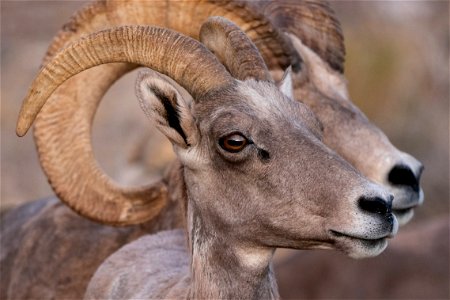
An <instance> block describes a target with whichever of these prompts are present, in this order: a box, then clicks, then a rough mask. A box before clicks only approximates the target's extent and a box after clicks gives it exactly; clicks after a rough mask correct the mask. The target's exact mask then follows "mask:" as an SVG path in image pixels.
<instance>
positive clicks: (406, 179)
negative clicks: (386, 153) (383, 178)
mask: <svg viewBox="0 0 450 300" xmlns="http://www.w3.org/2000/svg"><path fill="white" fill-rule="evenodd" d="M422 171H423V165H420V166H419V169H418V172H417V176H416V175H414V172H413V171H412V170H411V168H410V167H408V166H405V165H396V166H395V167H394V168H392V170H391V172H389V175H388V181H389V182H390V183H391V184H393V185H403V186H409V187H411V188H412V189H413V191H415V192H416V193H418V192H419V181H420V176H421V175H422Z"/></svg>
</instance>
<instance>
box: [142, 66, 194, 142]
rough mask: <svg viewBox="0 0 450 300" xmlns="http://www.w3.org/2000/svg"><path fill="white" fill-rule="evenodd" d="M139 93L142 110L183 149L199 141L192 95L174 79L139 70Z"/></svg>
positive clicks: (150, 71)
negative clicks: (191, 105) (193, 112)
mask: <svg viewBox="0 0 450 300" xmlns="http://www.w3.org/2000/svg"><path fill="white" fill-rule="evenodd" d="M136 94H137V97H138V99H139V103H140V105H141V108H142V110H143V111H144V113H145V114H146V115H147V117H148V118H149V119H150V120H152V121H153V122H155V123H156V127H157V128H158V129H159V130H160V131H161V132H162V133H163V134H164V135H165V136H166V137H167V138H168V139H169V140H170V141H171V142H172V144H174V145H176V146H179V147H181V148H188V147H190V146H193V145H195V144H196V143H197V141H198V136H199V134H198V128H197V126H196V125H195V121H194V118H193V116H192V113H191V109H190V104H191V102H192V98H191V97H190V95H189V94H188V93H187V92H186V91H185V90H184V89H182V88H181V87H180V86H178V84H176V83H175V82H174V81H172V80H171V79H169V78H168V77H165V76H164V75H162V74H159V73H157V72H155V71H152V70H146V71H143V72H140V73H139V75H138V79H137V82H136Z"/></svg>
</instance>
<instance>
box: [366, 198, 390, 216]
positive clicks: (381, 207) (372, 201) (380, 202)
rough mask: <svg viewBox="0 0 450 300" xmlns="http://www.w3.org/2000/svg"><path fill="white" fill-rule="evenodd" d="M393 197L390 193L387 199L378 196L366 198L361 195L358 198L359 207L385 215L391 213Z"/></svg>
mask: <svg viewBox="0 0 450 300" xmlns="http://www.w3.org/2000/svg"><path fill="white" fill-rule="evenodd" d="M393 199H394V197H393V196H392V195H390V196H389V199H388V200H386V199H382V198H380V197H374V198H368V197H361V198H359V202H358V204H359V208H361V209H362V210H364V211H367V212H369V213H376V214H383V215H387V214H390V213H392V200H393Z"/></svg>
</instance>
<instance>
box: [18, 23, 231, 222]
mask: <svg viewBox="0 0 450 300" xmlns="http://www.w3.org/2000/svg"><path fill="white" fill-rule="evenodd" d="M131 45H132V46H131ZM87 49H90V50H91V52H90V53H93V55H91V56H89V57H86V55H85V53H86V52H87ZM73 60H75V61H76V62H77V63H74V62H73ZM68 61H69V62H68ZM118 62H126V63H127V64H123V63H121V64H117V63H118ZM192 62H197V64H199V67H198V68H189V70H187V69H186V66H187V67H189V64H191V63H192ZM199 62H200V63H199ZM105 63H115V64H112V65H111V64H108V65H105V67H110V68H111V69H112V70H113V71H112V72H105V69H104V68H103V69H101V70H98V69H90V68H92V67H94V66H97V65H102V64H105ZM130 64H132V65H130ZM135 64H141V65H144V66H147V67H150V68H152V69H155V70H156V71H158V72H160V73H163V74H166V75H167V76H169V77H172V78H173V79H174V80H175V81H177V82H179V83H180V84H181V85H182V86H184V87H185V88H186V90H188V92H190V93H191V94H192V95H193V96H194V98H195V99H196V100H198V99H201V98H202V97H203V96H204V95H205V94H206V93H209V92H210V91H214V90H217V89H220V88H224V87H228V86H230V85H232V84H233V79H232V78H231V76H230V75H229V73H228V72H227V71H226V70H225V68H224V67H223V66H222V65H221V64H220V63H219V62H218V61H217V59H216V57H215V56H214V55H213V54H212V53H211V52H210V51H209V50H208V49H207V48H206V47H204V46H203V45H202V44H200V43H199V42H197V41H195V40H192V39H191V38H188V37H186V36H183V35H181V34H179V33H176V32H174V31H171V30H167V29H162V28H158V27H149V26H122V27H117V28H113V29H108V30H103V31H100V32H97V33H94V34H92V35H89V36H86V37H84V38H82V39H80V40H78V41H77V42H75V43H73V44H71V45H69V46H68V47H66V48H65V49H63V50H62V51H61V52H59V53H57V54H56V55H55V56H54V57H53V58H52V59H51V61H49V63H48V64H47V65H46V66H45V67H44V68H43V69H42V70H41V71H40V73H39V74H38V76H37V77H36V79H35V80H34V82H33V84H32V86H31V88H30V90H29V93H28V96H27V97H26V99H25V102H24V104H23V106H22V110H21V113H20V116H19V121H18V128H17V131H18V134H20V135H22V134H24V133H25V132H26V130H27V129H28V128H29V126H30V125H31V123H32V122H33V120H34V118H35V117H36V115H37V114H38V112H39V111H40V109H41V108H42V107H43V106H44V104H45V103H46V101H47V99H48V98H49V97H50V96H51V94H52V93H53V92H54V91H55V89H56V88H57V87H58V86H59V85H60V84H62V83H63V82H64V81H66V80H67V79H69V78H71V77H72V76H73V75H76V74H77V73H80V72H82V71H84V70H87V69H89V70H87V71H88V72H91V73H92V74H97V76H100V77H102V78H103V80H102V86H99V87H90V88H89V87H88V88H87V89H86V90H87V91H90V92H92V94H88V95H84V97H81V98H78V97H75V98H74V99H73V101H72V102H71V103H70V105H67V106H64V107H60V106H59V105H58V104H59V103H58V100H59V99H60V98H59V99H58V98H57V97H55V98H52V100H53V101H50V103H49V106H48V107H44V109H45V115H46V117H45V118H44V120H40V122H39V126H37V127H36V131H35V135H36V136H39V137H40V138H39V139H36V141H37V145H38V151H39V154H40V155H41V154H42V153H45V157H40V160H41V164H42V166H43V168H44V170H45V171H46V174H47V176H48V178H50V183H51V185H52V187H53V188H54V190H55V193H56V194H57V195H58V196H59V197H60V199H62V200H63V201H64V202H65V203H66V204H67V205H68V206H70V207H71V208H73V209H74V210H75V211H77V212H78V213H79V214H81V215H83V216H85V217H87V218H89V219H92V220H96V221H99V222H102V223H107V224H112V225H129V224H138V223H143V222H146V221H149V220H151V219H153V218H154V217H155V216H157V215H158V214H159V212H160V211H161V210H162V209H163V207H165V205H166V202H167V190H166V186H165V184H164V183H162V182H159V183H155V184H153V185H151V186H148V187H144V188H135V189H124V188H120V187H119V186H118V185H117V184H116V183H114V182H113V181H112V180H111V179H110V178H109V177H107V176H106V175H105V174H104V173H103V171H102V170H101V169H100V167H99V166H98V164H97V163H96V161H95V159H94V155H93V151H92V145H91V143H90V137H91V133H90V128H91V127H92V126H91V123H92V119H93V114H94V113H95V110H93V109H92V107H96V106H97V105H98V102H99V101H100V99H101V98H102V97H103V95H104V93H105V92H106V90H107V87H109V86H110V85H112V83H113V82H114V81H115V80H117V79H118V78H120V77H121V76H122V75H123V74H125V73H126V72H128V71H129V70H130V69H132V68H134V65H135ZM100 71H102V72H100ZM94 76H95V75H94ZM70 80H71V81H72V84H70V85H67V86H66V87H65V88H64V86H63V90H62V91H60V93H61V95H71V94H76V92H75V93H74V91H77V90H80V87H81V86H85V85H86V82H83V80H82V79H80V80H79V81H77V77H73V78H71V79H70ZM66 97H67V96H66ZM87 101H91V102H92V103H88V102H87ZM65 104H67V103H65ZM55 119H58V128H56V129H54V130H53V131H51V132H52V134H55V135H52V136H48V135H49V134H50V133H47V132H46V128H48V127H49V126H50V127H51V123H52V122H53V121H54V120H55ZM55 139H56V140H58V139H62V140H58V142H57V143H53V142H52V141H55ZM74 141H76V142H74ZM73 153H76V154H77V155H75V156H74V155H73ZM47 157H51V158H52V159H51V160H48V159H46V158H47ZM80 166H82V167H80ZM61 170H64V171H63V172H62V174H61ZM56 174H59V175H60V176H59V177H58V175H56ZM55 181H58V182H57V183H56V182H55Z"/></svg>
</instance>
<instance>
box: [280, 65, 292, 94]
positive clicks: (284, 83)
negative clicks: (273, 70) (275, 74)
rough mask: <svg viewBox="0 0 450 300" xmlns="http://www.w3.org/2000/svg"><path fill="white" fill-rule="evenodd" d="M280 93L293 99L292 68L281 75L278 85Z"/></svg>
mask: <svg viewBox="0 0 450 300" xmlns="http://www.w3.org/2000/svg"><path fill="white" fill-rule="evenodd" d="M278 88H279V89H280V91H281V92H282V93H283V94H284V95H285V96H287V97H288V98H290V99H294V86H293V83H292V67H291V66H289V68H287V69H286V71H285V72H284V74H283V78H282V79H281V81H280V82H279V83H278Z"/></svg>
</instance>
